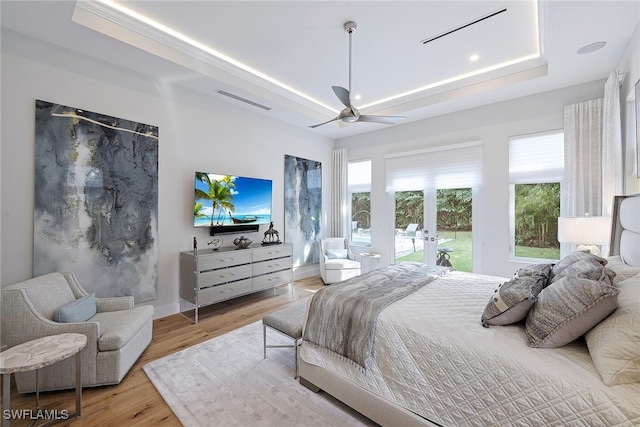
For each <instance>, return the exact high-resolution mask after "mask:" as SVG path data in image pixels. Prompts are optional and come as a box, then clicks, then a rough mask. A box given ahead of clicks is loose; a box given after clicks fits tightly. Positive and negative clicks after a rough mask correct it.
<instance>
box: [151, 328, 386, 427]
mask: <svg viewBox="0 0 640 427" xmlns="http://www.w3.org/2000/svg"><path fill="white" fill-rule="evenodd" d="M267 342H268V343H269V344H282V345H286V344H290V343H291V342H292V340H290V339H288V338H287V337H285V336H283V335H281V334H279V333H277V332H275V331H271V330H267ZM142 369H143V370H144V372H145V373H146V374H147V376H148V377H149V379H150V380H151V382H152V383H153V385H154V386H155V387H156V389H157V390H158V392H159V393H160V394H161V395H162V397H163V398H164V400H165V401H166V402H167V404H168V405H169V407H170V408H171V410H172V411H173V413H174V414H175V415H176V417H177V418H178V419H179V420H180V422H181V423H182V424H183V425H184V426H188V427H190V426H225V427H226V426H305V427H306V426H340V427H344V426H375V425H376V424H375V423H373V422H372V421H370V420H369V419H367V418H365V417H363V416H362V415H361V414H359V413H357V412H356V411H354V410H352V409H351V408H349V407H347V406H346V405H344V404H342V403H341V402H339V401H337V400H335V399H334V398H332V397H331V396H329V395H328V394H326V393H324V392H319V393H313V392H312V391H310V390H309V389H307V388H306V387H303V386H302V385H300V383H298V381H297V380H296V379H294V378H293V376H294V369H295V365H294V353H293V348H273V349H267V358H266V359H263V352H262V322H261V321H259V322H256V323H252V324H251V325H248V326H245V327H243V328H240V329H236V330H235V331H232V332H229V333H227V334H225V335H221V336H219V337H216V338H212V339H211V340H209V341H206V342H203V343H201V344H197V345H195V346H192V347H189V348H187V349H185V350H182V351H179V352H177V353H174V354H170V355H168V356H165V357H163V358H161V359H158V360H154V361H153V362H150V363H147V364H146V365H144V366H143V367H142Z"/></svg>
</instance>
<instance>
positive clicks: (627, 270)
mask: <svg viewBox="0 0 640 427" xmlns="http://www.w3.org/2000/svg"><path fill="white" fill-rule="evenodd" d="M607 268H608V269H610V270H613V272H614V273H616V277H615V278H614V279H613V284H614V285H615V284H617V283H618V282H622V281H623V280H626V279H630V278H632V277H633V276H636V275H638V274H640V267H631V266H630V265H627V264H625V263H624V262H623V261H622V258H620V255H615V256H612V257H609V258H607Z"/></svg>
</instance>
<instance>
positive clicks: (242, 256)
mask: <svg viewBox="0 0 640 427" xmlns="http://www.w3.org/2000/svg"><path fill="white" fill-rule="evenodd" d="M249 263H251V251H243V250H237V251H225V252H219V253H214V254H207V255H200V256H198V270H200V271H207V270H214V269H216V268H225V267H231V266H234V265H239V264H249Z"/></svg>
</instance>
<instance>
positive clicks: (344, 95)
mask: <svg viewBox="0 0 640 427" xmlns="http://www.w3.org/2000/svg"><path fill="white" fill-rule="evenodd" d="M342 27H343V28H344V30H345V32H346V33H347V34H349V89H348V90H347V89H345V88H343V87H342V86H331V88H332V89H333V92H334V93H335V94H336V96H337V97H338V99H339V100H340V102H342V104H344V106H345V107H346V108H345V109H344V110H342V111H340V114H338V116H337V117H336V118H334V119H331V120H329V121H326V122H324V123H319V124H317V125H313V126H309V127H310V128H316V127H318V126H322V125H326V124H327V123H331V122H335V121H336V120H342V121H343V122H345V123H355V122H372V123H384V124H389V125H393V124H396V123H398V122H399V121H400V120H403V119H404V117H401V116H377V115H376V116H374V115H365V114H360V112H359V111H358V110H357V109H356V107H354V106H353V105H352V104H351V36H352V35H353V33H355V32H356V28H357V27H358V24H356V22H354V21H347V22H345V23H344V25H343V26H342Z"/></svg>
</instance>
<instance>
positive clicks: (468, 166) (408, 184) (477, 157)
mask: <svg viewBox="0 0 640 427" xmlns="http://www.w3.org/2000/svg"><path fill="white" fill-rule="evenodd" d="M386 167H387V191H388V192H390V191H415V190H437V189H443V190H444V189H454V188H478V187H480V184H481V183H482V142H480V141H474V142H469V143H464V144H455V145H451V146H445V147H438V148H432V149H426V150H419V151H413V152H408V153H398V154H389V155H387V156H386Z"/></svg>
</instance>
